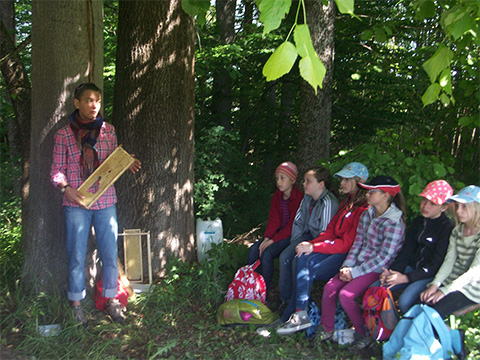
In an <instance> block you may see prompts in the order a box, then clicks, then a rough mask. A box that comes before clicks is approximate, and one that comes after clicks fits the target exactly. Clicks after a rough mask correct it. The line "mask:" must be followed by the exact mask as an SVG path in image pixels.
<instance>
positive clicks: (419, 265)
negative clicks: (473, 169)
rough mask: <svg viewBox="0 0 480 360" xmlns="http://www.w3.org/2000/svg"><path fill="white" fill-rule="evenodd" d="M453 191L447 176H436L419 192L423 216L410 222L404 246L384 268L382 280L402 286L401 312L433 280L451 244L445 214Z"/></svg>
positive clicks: (394, 286)
mask: <svg viewBox="0 0 480 360" xmlns="http://www.w3.org/2000/svg"><path fill="white" fill-rule="evenodd" d="M452 195H453V190H452V187H451V186H450V185H449V184H448V183H447V182H446V181H445V180H436V181H433V182H431V183H430V184H428V185H427V187H426V188H425V190H423V192H421V193H420V195H419V196H422V201H421V203H420V210H421V212H422V215H421V216H418V217H416V218H415V219H414V220H413V222H412V224H411V225H410V227H409V229H408V231H407V233H406V235H405V242H404V244H403V248H402V250H401V251H400V253H399V254H398V255H397V258H396V259H395V261H394V262H393V263H392V265H390V269H388V270H387V268H383V273H382V274H381V275H380V280H379V281H377V282H375V283H374V284H373V285H372V286H379V285H380V284H382V285H385V286H387V287H388V288H389V289H390V290H392V291H398V290H403V289H405V290H403V292H402V294H401V295H400V298H399V299H398V307H399V308H400V311H401V312H402V313H406V312H407V311H408V309H410V308H411V307H412V305H414V304H415V303H416V302H417V301H418V299H419V295H420V293H421V292H422V291H423V290H425V289H426V285H427V284H428V283H430V282H431V281H432V280H433V277H434V276H435V274H436V273H437V271H438V269H439V268H440V265H442V262H443V259H444V258H445V253H446V252H447V247H448V238H449V237H450V233H451V232H452V229H453V224H452V222H451V221H450V219H449V218H448V217H447V216H446V215H445V210H447V209H448V205H447V204H446V200H447V199H448V198H449V197H450V196H452Z"/></svg>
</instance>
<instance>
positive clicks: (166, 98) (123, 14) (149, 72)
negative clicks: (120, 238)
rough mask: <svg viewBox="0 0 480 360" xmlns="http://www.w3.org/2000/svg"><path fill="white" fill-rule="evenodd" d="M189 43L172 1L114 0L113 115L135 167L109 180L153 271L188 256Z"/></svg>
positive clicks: (189, 25)
mask: <svg viewBox="0 0 480 360" xmlns="http://www.w3.org/2000/svg"><path fill="white" fill-rule="evenodd" d="M194 47H195V45H194V25H193V19H192V18H191V17H190V16H188V15H187V14H186V13H185V12H184V11H183V10H182V9H181V6H180V2H179V1H175V0H171V1H146V0H145V1H120V4H119V18H118V47H117V65H116V68H117V72H116V79H115V88H114V114H113V118H114V119H113V120H114V124H115V126H116V130H117V134H118V140H119V143H121V144H124V147H125V149H126V150H127V151H129V152H130V153H133V154H135V156H136V157H137V158H138V159H139V160H141V161H142V170H141V171H140V172H139V173H138V174H137V175H135V176H133V175H132V174H126V175H124V176H123V177H122V178H121V179H120V181H119V183H118V184H117V186H116V189H117V191H118V194H119V207H118V211H119V222H120V226H121V227H124V228H140V229H142V230H143V231H150V233H151V237H152V252H153V268H154V274H155V275H157V276H158V275H162V274H163V270H164V266H165V264H166V261H167V260H168V257H169V256H172V255H173V256H176V257H181V258H182V259H184V260H187V261H190V260H192V259H193V258H194V237H193V231H194V223H193V151H194V150H193V149H194V138H193V130H194V101H195V93H194V65H193V62H194V52H195V49H194Z"/></svg>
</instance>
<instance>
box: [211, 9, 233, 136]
mask: <svg viewBox="0 0 480 360" xmlns="http://www.w3.org/2000/svg"><path fill="white" fill-rule="evenodd" d="M236 4H237V2H236V0H217V1H216V11H217V33H218V38H219V42H220V44H221V45H231V44H233V42H234V41H235V7H236ZM220 61H221V63H220V64H218V65H217V66H216V68H215V70H214V74H213V94H212V115H213V116H214V117H215V119H216V120H217V123H218V124H219V125H222V126H224V127H225V129H227V130H230V129H231V128H232V78H231V77H230V74H229V71H228V68H229V67H230V66H231V64H230V63H229V61H228V60H225V59H223V60H222V59H221V60H220Z"/></svg>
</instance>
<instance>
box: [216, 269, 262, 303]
mask: <svg viewBox="0 0 480 360" xmlns="http://www.w3.org/2000/svg"><path fill="white" fill-rule="evenodd" d="M258 265H260V260H257V262H255V263H254V264H252V265H245V266H242V267H241V268H240V269H238V270H237V273H236V274H235V277H234V278H233V281H232V282H231V284H230V285H229V286H228V290H227V295H225V301H229V300H232V299H247V300H260V301H261V302H262V303H263V304H266V302H267V290H266V289H267V287H266V286H265V280H264V278H263V276H262V275H260V274H259V273H257V272H256V271H255V269H256V268H257V267H258Z"/></svg>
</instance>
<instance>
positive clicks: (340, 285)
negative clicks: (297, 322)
mask: <svg viewBox="0 0 480 360" xmlns="http://www.w3.org/2000/svg"><path fill="white" fill-rule="evenodd" d="M338 275H339V274H337V275H335V276H334V277H333V278H331V279H330V280H329V281H328V283H327V284H326V285H325V287H324V288H323V296H322V324H323V326H325V330H326V331H333V330H334V329H335V310H336V306H337V297H338V299H339V301H340V305H342V307H343V310H345V312H346V313H347V315H348V317H349V318H350V320H351V321H352V323H353V326H355V331H356V332H357V333H359V334H361V335H363V336H365V335H366V333H365V320H364V319H363V316H362V311H361V308H360V305H359V304H358V303H357V302H356V301H355V299H356V298H358V297H359V296H360V297H363V295H364V294H365V291H366V290H367V289H368V287H369V286H370V285H371V284H373V283H374V282H375V281H376V280H377V279H378V276H379V274H378V273H375V272H371V273H368V274H365V275H363V276H359V277H357V278H355V279H353V280H352V281H349V282H345V281H342V280H340V278H339V277H338Z"/></svg>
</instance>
